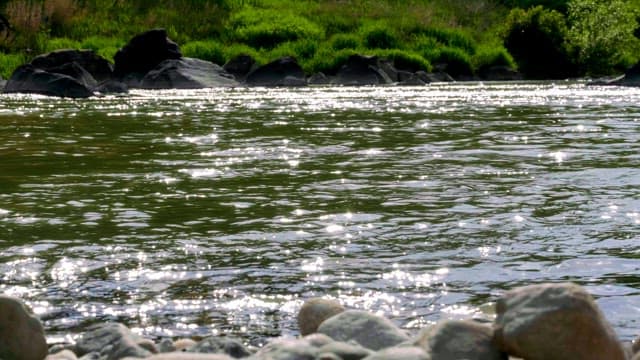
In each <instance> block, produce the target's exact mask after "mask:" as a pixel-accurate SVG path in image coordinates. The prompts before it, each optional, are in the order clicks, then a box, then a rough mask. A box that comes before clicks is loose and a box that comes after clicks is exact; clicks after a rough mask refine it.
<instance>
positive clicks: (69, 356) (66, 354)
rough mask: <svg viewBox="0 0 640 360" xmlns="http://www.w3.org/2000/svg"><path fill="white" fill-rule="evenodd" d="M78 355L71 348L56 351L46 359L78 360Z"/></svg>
mask: <svg viewBox="0 0 640 360" xmlns="http://www.w3.org/2000/svg"><path fill="white" fill-rule="evenodd" d="M77 359H78V357H77V356H76V354H74V352H73V351H71V350H68V349H66V350H62V351H58V352H56V353H53V354H50V355H48V356H47V357H46V359H45V360H77Z"/></svg>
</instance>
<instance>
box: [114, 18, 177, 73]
mask: <svg viewBox="0 0 640 360" xmlns="http://www.w3.org/2000/svg"><path fill="white" fill-rule="evenodd" d="M180 58H182V53H181V52H180V48H179V47H178V45H177V44H176V43H175V42H173V41H171V40H170V39H169V38H168V37H167V32H166V30H164V29H154V30H149V31H146V32H144V33H142V34H139V35H136V36H134V37H133V38H132V39H131V40H130V41H129V42H128V43H127V44H126V45H125V46H124V47H123V48H122V49H120V50H118V52H117V53H116V55H115V57H114V61H115V67H114V69H113V72H114V75H115V76H116V77H117V78H118V79H121V80H126V82H127V84H128V85H130V86H131V85H134V86H135V85H136V83H135V81H136V80H139V79H142V78H143V77H144V75H146V74H147V73H148V72H149V71H151V70H153V69H154V68H155V67H156V66H158V64H160V63H161V62H163V61H165V60H168V59H180Z"/></svg>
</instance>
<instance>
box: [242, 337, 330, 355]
mask: <svg viewBox="0 0 640 360" xmlns="http://www.w3.org/2000/svg"><path fill="white" fill-rule="evenodd" d="M319 353H320V352H319V349H318V348H317V347H315V346H313V345H312V344H311V343H309V341H307V340H305V339H290V338H280V339H275V340H273V341H271V342H270V343H269V344H267V345H265V346H264V347H262V348H261V349H260V350H259V351H258V352H257V353H256V354H255V355H254V356H252V359H265V360H269V359H274V360H276V359H277V360H315V359H316V356H318V355H319Z"/></svg>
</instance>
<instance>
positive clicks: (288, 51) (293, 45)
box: [267, 40, 318, 61]
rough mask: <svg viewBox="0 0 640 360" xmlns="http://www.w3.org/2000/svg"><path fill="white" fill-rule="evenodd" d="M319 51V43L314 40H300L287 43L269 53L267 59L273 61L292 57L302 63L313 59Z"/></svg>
mask: <svg viewBox="0 0 640 360" xmlns="http://www.w3.org/2000/svg"><path fill="white" fill-rule="evenodd" d="M317 49H318V43H317V42H316V41H314V40H298V41H292V42H286V43H284V44H280V45H279V46H278V47H276V48H275V49H273V50H271V51H269V52H268V55H267V58H268V59H269V61H271V60H275V59H277V58H281V57H284V56H291V57H294V58H296V59H297V60H299V61H301V60H304V59H310V58H312V57H313V55H315V53H316V51H317Z"/></svg>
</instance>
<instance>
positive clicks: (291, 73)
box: [245, 56, 307, 86]
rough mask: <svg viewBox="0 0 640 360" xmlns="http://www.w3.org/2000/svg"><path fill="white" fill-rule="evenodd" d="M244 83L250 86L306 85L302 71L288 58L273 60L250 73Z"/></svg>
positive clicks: (293, 60) (296, 63) (295, 62)
mask: <svg viewBox="0 0 640 360" xmlns="http://www.w3.org/2000/svg"><path fill="white" fill-rule="evenodd" d="M245 82H246V83H247V84H248V85H251V86H304V85H307V80H306V78H305V74H304V71H302V68H301V67H300V65H298V62H297V61H296V60H295V59H294V58H292V57H290V56H285V57H283V58H280V59H277V60H274V61H272V62H270V63H268V64H266V65H263V66H260V67H258V68H257V69H255V70H253V71H251V72H250V73H249V74H248V75H247V78H246V79H245Z"/></svg>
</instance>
